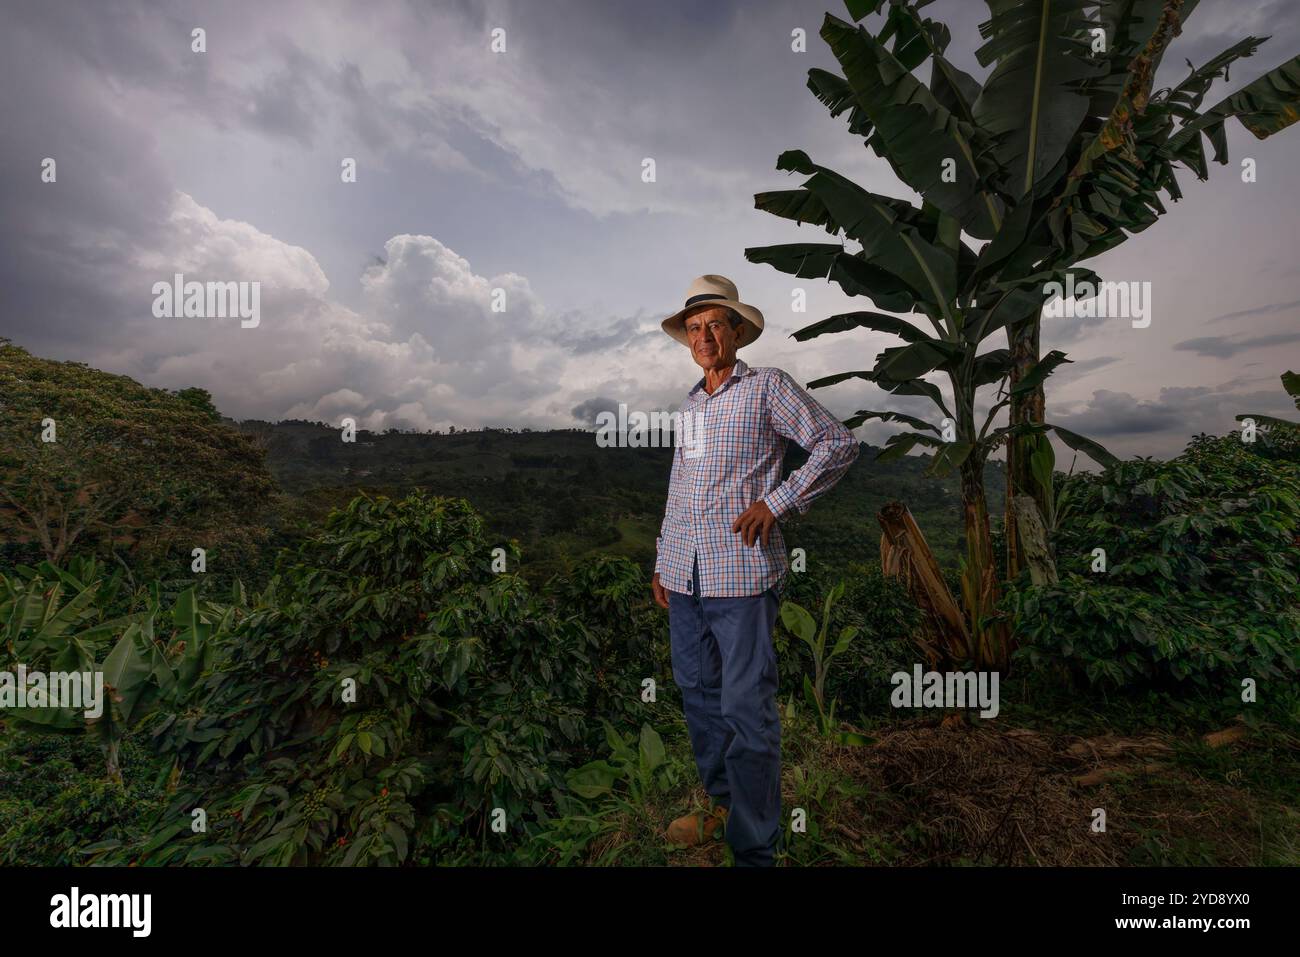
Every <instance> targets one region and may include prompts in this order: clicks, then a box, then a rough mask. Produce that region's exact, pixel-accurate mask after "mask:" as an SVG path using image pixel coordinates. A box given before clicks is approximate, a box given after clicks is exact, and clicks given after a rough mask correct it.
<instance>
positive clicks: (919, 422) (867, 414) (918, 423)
mask: <svg viewBox="0 0 1300 957" xmlns="http://www.w3.org/2000/svg"><path fill="white" fill-rule="evenodd" d="M872 419H880V420H881V421H882V422H905V423H907V424H908V425H910V426H911V427H912V428H914V429H927V430H929V431H931V432H934V433H935V434H938V432H939V428H938V426H934V425H931V424H930V423H929V422H926V421H924V420H923V419H918V418H916V417H915V416H911V415H904V414H903V413H901V412H891V411H884V412H872V411H868V410H865V409H859V410H858V412H857V413H856V414H855V415H853V416H850V417H849V418H848V419H845V420H844V425H845V427H846V428H850V429H856V428H857V427H858V426H860V425H861V424H862V423H863V422H869V421H870V420H872Z"/></svg>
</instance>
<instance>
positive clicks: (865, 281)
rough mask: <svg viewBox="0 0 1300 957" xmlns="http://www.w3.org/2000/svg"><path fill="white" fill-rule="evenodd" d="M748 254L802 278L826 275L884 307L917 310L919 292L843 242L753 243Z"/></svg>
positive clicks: (849, 293) (850, 292)
mask: <svg viewBox="0 0 1300 957" xmlns="http://www.w3.org/2000/svg"><path fill="white" fill-rule="evenodd" d="M745 258H746V259H747V260H749V261H750V262H752V263H766V264H768V265H770V266H772V267H773V268H775V269H778V270H780V271H781V272H784V273H789V274H790V275H792V276H795V277H797V278H799V279H826V280H828V281H830V282H833V283H836V284H837V285H838V286H839V287H840V289H841V290H843V292H844V294H845V295H846V296H867V297H869V298H870V299H871V301H872V302H874V303H875V304H876V305H877V306H879V307H880V308H881V309H887V310H889V311H890V312H913V311H915V309H916V306H917V296H916V293H915V292H914V291H913V290H912V289H911V288H910V287H909V286H908V285H907V283H905V282H903V281H902V280H901V279H899V278H898V277H897V276H895V275H893V274H892V273H890V272H888V271H887V270H884V269H881V268H879V267H877V266H873V265H871V264H870V263H868V262H865V261H863V260H862V259H861V258H859V257H858V256H855V255H853V254H851V253H848V252H846V251H845V249H844V247H843V246H841V245H840V244H839V243H783V244H779V245H775V246H751V247H749V248H747V249H746V250H745Z"/></svg>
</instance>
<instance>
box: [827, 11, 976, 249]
mask: <svg viewBox="0 0 1300 957" xmlns="http://www.w3.org/2000/svg"><path fill="white" fill-rule="evenodd" d="M821 36H822V39H824V40H825V41H826V42H827V43H828V44H830V47H831V52H833V53H834V54H835V58H836V59H837V60H839V62H840V66H841V67H842V68H843V71H844V79H845V80H846V81H847V83H848V85H849V87H850V88H851V89H852V91H853V95H854V99H855V101H856V103H857V106H858V107H859V108H860V109H861V110H862V112H863V113H864V114H865V115H866V116H867V117H868V118H869V119H870V120H871V122H872V124H873V125H874V133H873V135H872V136H871V138H870V139H869V140H868V144H869V145H870V146H871V147H872V148H873V149H874V150H875V151H876V152H877V153H878V154H879V155H880V156H881V157H882V158H884V159H885V160H886V161H888V162H889V164H890V166H891V167H893V169H894V172H895V173H896V174H897V175H898V177H899V178H900V179H901V180H903V182H905V183H906V184H907V185H908V186H910V187H912V189H914V190H916V191H917V192H918V193H920V194H921V195H922V196H923V197H925V199H926V201H927V202H930V203H932V204H934V205H935V206H937V207H938V208H939V209H941V210H943V211H944V212H945V213H948V214H949V215H951V216H955V217H956V218H957V219H958V220H959V221H960V222H961V224H962V228H963V229H964V230H965V231H966V232H967V233H969V234H970V235H972V236H975V237H978V238H980V239H988V238H990V237H991V236H993V234H994V233H995V232H996V231H997V229H998V225H999V223H1000V220H1001V209H1000V204H999V201H998V200H997V199H996V198H995V197H994V196H993V194H992V192H991V191H988V190H987V187H986V184H985V180H986V177H987V176H989V175H990V174H991V173H992V172H993V168H992V167H991V166H989V165H982V164H981V162H980V160H979V157H980V156H981V155H982V153H983V151H984V149H985V146H986V144H985V142H984V138H983V136H982V133H981V131H980V130H979V128H978V127H976V126H973V125H971V124H969V123H965V122H963V121H962V120H961V119H959V118H958V117H957V116H954V115H953V114H952V113H951V112H949V111H948V110H947V109H945V108H944V107H943V106H942V105H940V104H939V102H938V101H937V100H936V99H935V98H934V96H933V95H932V94H931V93H930V91H929V90H928V89H926V87H925V86H924V84H922V83H921V82H920V81H919V80H917V79H916V77H914V76H912V74H911V73H910V72H908V70H907V69H906V68H905V67H904V66H903V65H902V64H901V63H899V62H898V60H897V59H896V58H895V57H894V56H893V54H891V53H890V52H889V51H888V50H887V49H885V47H884V45H883V44H882V43H880V42H879V41H878V40H876V39H875V38H874V37H873V36H872V35H871V34H870V33H869V32H868V31H867V30H866V29H865V28H863V27H855V26H854V25H853V24H851V23H847V22H845V21H843V20H841V19H839V18H838V17H835V16H832V15H831V14H829V13H828V14H827V15H826V19H825V21H824V23H823V25H822V29H821ZM809 87H810V89H812V91H813V93H814V94H816V95H818V97H819V98H820V97H821V96H822V95H823V92H822V90H821V89H820V88H819V87H818V86H815V85H813V84H812V83H810V84H809ZM828 105H830V104H828ZM944 159H951V160H952V161H953V162H952V164H944V163H943V162H942V161H943V160H944ZM950 168H952V169H955V170H956V173H957V175H956V177H955V178H954V177H948V176H945V172H946V170H947V169H950ZM948 179H954V180H955V181H953V182H947V181H946V180H948Z"/></svg>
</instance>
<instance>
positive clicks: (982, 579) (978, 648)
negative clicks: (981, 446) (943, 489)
mask: <svg viewBox="0 0 1300 957" xmlns="http://www.w3.org/2000/svg"><path fill="white" fill-rule="evenodd" d="M983 466H984V463H983V462H982V461H980V460H978V459H977V457H976V456H968V457H967V458H966V460H965V461H964V462H962V464H961V499H962V511H963V515H964V518H965V526H966V565H965V567H964V568H963V569H962V576H961V590H962V601H963V603H964V604H965V606H966V621H967V627H968V628H969V629H970V635H971V645H972V648H971V652H972V653H971V658H972V659H973V660H974V663H975V667H976V668H979V669H988V670H998V671H1004V670H1005V669H1006V667H1007V664H1008V663H1009V660H1010V653H1011V649H1010V646H1009V637H1008V631H1007V627H1006V623H1005V622H1003V621H1001V620H1000V619H998V618H996V617H994V616H996V614H997V611H996V606H997V603H998V601H999V599H1000V598H1001V597H1002V589H1001V587H1000V585H999V582H998V572H997V567H996V565H995V563H994V561H993V539H992V536H991V535H990V532H989V511H988V502H987V500H986V497H985V493H984V467H983ZM986 619H989V620H988V621H986Z"/></svg>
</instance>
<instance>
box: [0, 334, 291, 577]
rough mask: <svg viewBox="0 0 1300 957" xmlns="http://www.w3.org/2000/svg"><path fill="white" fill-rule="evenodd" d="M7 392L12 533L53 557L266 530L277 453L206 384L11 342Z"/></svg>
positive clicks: (4, 527) (3, 369) (1, 511)
mask: <svg viewBox="0 0 1300 957" xmlns="http://www.w3.org/2000/svg"><path fill="white" fill-rule="evenodd" d="M0 395H3V397H4V399H3V401H4V408H3V410H2V413H3V418H2V420H0V479H2V481H0V532H3V533H5V534H6V535H7V536H12V537H14V538H16V539H18V540H20V541H31V542H35V543H36V544H37V545H38V546H39V548H40V549H41V552H42V553H43V554H44V556H45V558H46V559H47V560H49V561H51V562H53V563H55V564H58V563H60V562H61V561H63V559H64V558H65V556H67V555H68V553H69V551H70V550H71V549H73V548H74V547H79V548H81V547H84V548H86V549H92V550H93V549H97V548H102V547H109V546H111V545H113V544H131V545H137V546H146V545H147V546H149V547H165V546H166V545H168V544H170V543H172V542H178V541H179V542H183V543H185V544H186V545H187V546H203V547H206V548H211V547H213V546H216V545H220V544H222V543H225V542H235V541H245V540H256V539H258V538H260V537H261V536H262V535H263V534H264V532H265V529H264V528H263V526H262V519H263V517H264V516H265V514H266V511H267V503H268V500H269V498H270V495H271V493H272V492H273V491H274V487H275V486H274V483H273V481H272V479H271V476H270V473H269V472H267V470H266V466H265V462H264V458H265V454H264V452H263V450H262V449H261V448H260V447H259V446H258V445H257V444H256V443H255V442H254V441H253V440H252V439H250V438H249V437H247V436H245V435H243V434H241V433H240V432H238V431H237V430H235V429H233V428H230V427H228V426H226V425H223V424H221V422H220V421H219V419H220V416H219V415H217V417H216V418H215V419H214V417H213V413H214V412H215V409H214V408H212V406H211V401H210V397H208V396H207V393H206V392H204V391H203V390H201V389H187V390H183V392H182V394H180V395H173V394H171V393H169V392H167V391H166V390H162V389H150V388H146V387H145V386H142V385H141V384H140V383H138V382H135V381H134V380H132V379H129V378H127V377H126V376H117V375H111V374H109V373H106V372H100V371H99V370H97V369H92V368H90V367H89V366H86V365H84V364H82V363H79V362H54V361H50V360H46V359H40V358H37V357H35V356H33V355H31V354H30V353H28V352H27V351H26V350H24V349H22V348H20V347H18V346H15V345H12V344H10V343H9V342H8V340H0ZM187 551H188V548H187Z"/></svg>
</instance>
